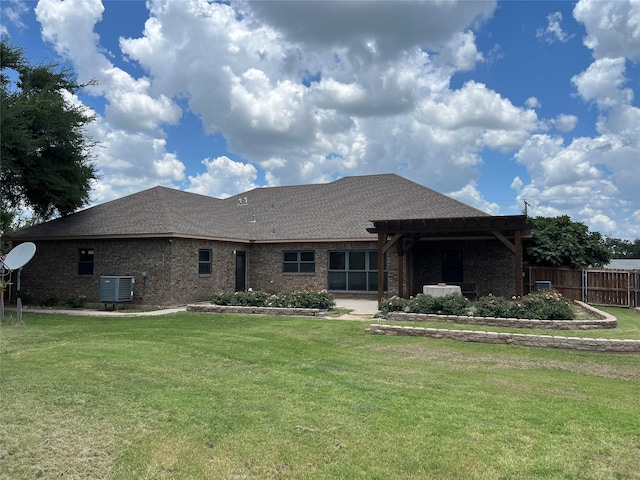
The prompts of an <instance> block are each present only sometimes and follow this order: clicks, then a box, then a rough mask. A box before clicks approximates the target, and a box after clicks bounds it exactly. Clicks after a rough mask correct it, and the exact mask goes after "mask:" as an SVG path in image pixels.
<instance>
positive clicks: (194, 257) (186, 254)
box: [22, 238, 515, 305]
mask: <svg viewBox="0 0 640 480" xmlns="http://www.w3.org/2000/svg"><path fill="white" fill-rule="evenodd" d="M36 246H37V251H36V254H35V256H34V258H33V259H32V261H31V262H30V263H29V264H28V265H27V266H26V267H25V268H24V270H23V274H22V290H23V291H24V292H29V293H30V294H31V295H32V297H33V298H34V300H37V299H39V298H42V297H44V296H45V295H55V296H57V297H58V299H59V300H60V301H62V302H65V301H66V300H67V298H69V297H71V296H80V295H82V296H85V297H86V301H87V302H90V303H93V302H98V295H99V288H100V287H99V282H100V276H102V275H127V276H128V275H131V276H133V277H134V278H135V289H134V291H135V302H136V303H139V304H146V305H176V304H185V303H194V302H199V301H203V300H207V299H208V297H209V295H210V294H211V293H212V292H214V291H219V290H225V291H233V290H235V275H236V271H235V262H236V256H235V254H234V252H235V251H245V252H246V256H247V257H246V258H247V279H246V280H247V282H246V287H247V288H252V289H253V290H264V291H269V292H281V291H288V290H297V289H304V288H308V289H313V290H321V289H325V288H327V268H328V252H329V251H331V250H376V248H377V241H375V240H372V241H368V242H331V243H324V242H311V243H302V242H301V243H290V244H240V243H232V242H215V241H209V240H198V239H180V238H174V239H171V240H169V239H166V238H162V239H121V240H118V239H113V240H86V241H81V240H73V241H47V242H36ZM452 246H453V247H456V248H461V249H462V252H463V268H464V281H465V282H468V283H477V284H478V286H479V293H480V295H486V294H488V293H493V294H495V295H507V296H510V295H511V294H512V293H513V291H514V289H515V286H514V279H513V255H512V254H511V252H510V251H509V250H508V249H507V248H506V247H504V246H503V245H502V244H501V243H500V242H498V241H497V240H496V241H463V242H455V243H453V244H452V242H420V243H419V244H418V245H416V246H415V247H414V249H413V250H412V253H411V256H410V257H409V258H411V259H412V260H410V261H412V262H413V269H412V270H413V282H412V285H411V287H409V286H408V285H407V284H406V283H405V285H404V289H405V293H406V294H409V295H410V294H414V295H415V294H416V293H418V292H421V291H422V285H425V284H430V283H438V282H440V281H441V278H442V277H441V275H442V252H443V250H444V249H445V248H451V247H452ZM202 248H207V249H211V250H212V264H213V271H212V274H211V275H199V274H198V251H199V249H202ZM79 249H93V250H94V252H95V254H94V272H93V275H88V276H83V275H78V263H77V259H78V250H79ZM284 250H293V251H296V250H297V251H301V250H313V251H315V261H316V265H315V267H316V268H315V273H313V274H292V273H283V272H282V252H283V251H284ZM387 270H388V287H389V289H388V292H387V293H386V294H385V295H386V296H391V295H396V294H397V293H398V256H397V254H396V251H395V249H394V248H392V249H390V250H389V251H388V252H387ZM405 271H406V272H409V271H411V269H409V268H406V269H405ZM142 272H146V274H147V276H146V278H145V277H143V275H142ZM376 294H377V292H336V296H348V297H362V298H375V297H376Z"/></svg>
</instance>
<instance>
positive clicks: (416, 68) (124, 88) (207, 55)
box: [0, 0, 640, 240]
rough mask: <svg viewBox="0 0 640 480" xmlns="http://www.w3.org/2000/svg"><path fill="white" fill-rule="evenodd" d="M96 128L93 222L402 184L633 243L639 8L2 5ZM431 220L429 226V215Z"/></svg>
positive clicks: (638, 213)
mask: <svg viewBox="0 0 640 480" xmlns="http://www.w3.org/2000/svg"><path fill="white" fill-rule="evenodd" d="M1 8H2V20H1V22H2V23H1V25H0V28H1V29H2V32H3V34H5V35H8V36H9V39H10V41H12V42H13V43H15V44H18V45H20V46H22V47H23V48H24V49H25V51H26V54H27V56H28V57H29V58H30V59H31V60H32V61H34V62H40V61H54V62H61V63H66V64H67V65H69V66H71V67H73V69H74V70H75V71H76V72H77V73H78V76H79V79H80V81H83V82H84V81H88V80H89V79H96V80H97V81H98V82H99V84H98V86H96V87H92V88H88V89H86V91H84V92H83V93H82V95H81V96H80V97H78V98H70V99H69V101H72V102H79V103H82V104H84V105H86V106H87V107H89V108H91V109H92V110H93V111H94V112H95V113H96V114H97V118H98V120H97V121H96V122H94V124H92V125H91V127H90V129H89V133H90V134H91V135H92V137H93V138H94V139H95V140H97V141H98V142H99V144H100V146H99V147H98V148H96V149H95V151H94V156H95V164H96V167H97V168H98V172H99V175H100V178H99V180H98V181H97V182H96V184H95V185H94V189H93V190H92V202H93V203H94V204H95V203H101V202H104V201H108V200H112V199H114V198H118V197H120V196H123V195H127V194H130V193H133V192H136V191H140V190H143V189H145V188H149V187H152V186H155V185H166V186H172V187H175V188H180V189H183V190H188V191H193V192H197V193H202V194H206V195H212V196H215V197H227V196H230V195H235V194H237V193H240V192H243V191H246V190H249V189H251V188H255V187H263V186H274V185H293V184H306V183H320V182H327V181H331V180H334V179H336V178H340V177H343V176H350V175H364V174H375V173H389V172H393V173H398V174H400V175H403V176H405V177H407V178H410V179H412V180H414V181H416V182H418V183H421V184H423V185H425V186H428V187H430V188H433V189H435V190H438V191H440V192H442V193H445V194H447V195H450V196H452V197H455V198H458V199H459V200H461V201H464V202H466V203H468V204H470V205H473V206H475V207H477V208H480V209H482V210H484V211H486V212H488V213H491V214H503V215H509V214H517V213H520V212H521V211H522V209H523V207H524V202H525V200H526V201H527V203H528V204H529V205H530V207H529V213H530V214H531V215H534V216H536V215H543V216H555V215H570V216H571V217H572V219H574V220H576V221H581V222H585V223H586V224H587V225H588V226H589V227H590V229H591V230H593V231H600V232H602V233H604V234H607V235H612V236H614V237H618V238H626V239H630V240H632V239H634V238H637V237H640V193H639V192H640V188H639V187H640V102H639V100H638V95H639V94H640V66H639V64H638V62H639V61H640V1H638V0H630V1H622V0H615V1H611V2H608V1H604V0H598V1H592V0H580V1H578V2H552V1H540V2H515V1H511V2H483V1H474V2H469V1H462V2H457V1H454V0H452V1H445V2H435V1H426V2H419V1H394V2H391V1H365V0H361V1H350V2H342V1H323V2H314V1H306V2H302V1H278V0H272V1H239V2H235V1H231V2H224V3H215V2H207V1H204V0H175V1H165V0H162V1H161V0H150V1H148V2H141V1H102V2H101V1H99V0H86V1H80V0H64V1H62V0H40V1H39V2H35V1H29V2H25V1H20V0H14V1H11V0H3V2H2V5H1ZM416 216H419V212H416Z"/></svg>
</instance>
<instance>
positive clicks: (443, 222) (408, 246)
mask: <svg viewBox="0 0 640 480" xmlns="http://www.w3.org/2000/svg"><path fill="white" fill-rule="evenodd" d="M372 223H373V227H369V228H367V231H368V232H369V233H373V234H377V235H378V265H384V258H385V254H386V253H387V252H388V251H389V250H390V249H391V248H393V247H395V248H396V252H397V255H398V289H397V291H398V295H399V296H400V297H405V296H406V295H405V288H404V285H405V283H407V284H410V283H411V280H412V278H413V272H412V263H411V262H407V261H406V258H407V256H410V254H411V252H412V250H413V249H414V248H416V246H417V245H418V244H419V242H434V241H445V242H460V241H487V240H492V241H497V242H499V243H501V244H502V245H503V246H504V247H505V248H506V249H508V250H509V252H511V254H512V255H513V265H514V267H513V281H514V285H515V294H516V295H522V294H523V278H522V277H523V275H522V273H523V268H522V241H523V240H525V239H528V238H531V229H532V228H533V224H532V223H530V222H529V221H528V218H527V216H526V215H505V216H491V215H483V216H476V217H448V218H417V219H397V220H372ZM383 294H384V269H382V268H379V269H378V301H380V300H382V298H383Z"/></svg>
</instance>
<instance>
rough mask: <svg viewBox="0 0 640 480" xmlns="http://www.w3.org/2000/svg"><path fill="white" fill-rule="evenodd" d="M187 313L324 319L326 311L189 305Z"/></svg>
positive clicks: (317, 309) (316, 309)
mask: <svg viewBox="0 0 640 480" xmlns="http://www.w3.org/2000/svg"><path fill="white" fill-rule="evenodd" d="M187 312H204V313H241V314H259V315H289V316H292V315H293V316H301V317H323V316H325V315H326V313H327V311H326V310H320V309H319V308H286V307H241V306H238V305H202V304H200V305H187Z"/></svg>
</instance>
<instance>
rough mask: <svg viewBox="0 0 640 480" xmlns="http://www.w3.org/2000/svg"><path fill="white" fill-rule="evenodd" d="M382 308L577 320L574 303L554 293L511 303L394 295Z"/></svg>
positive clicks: (493, 299) (387, 310) (500, 299)
mask: <svg viewBox="0 0 640 480" xmlns="http://www.w3.org/2000/svg"><path fill="white" fill-rule="evenodd" d="M378 308H379V309H380V311H381V312H382V313H383V314H384V315H388V314H390V313H392V312H403V313H416V314H432V315H455V316H473V317H492V318H519V319H524V318H527V319H536V320H572V319H574V318H575V314H574V312H573V309H572V308H571V302H570V301H569V300H567V299H566V298H564V297H563V296H562V295H561V294H560V293H558V292H554V291H544V292H535V293H530V294H529V295H526V296H524V297H515V296H514V297H512V298H511V300H507V299H505V298H503V297H495V296H493V295H488V296H486V297H481V298H479V299H478V301H477V302H475V303H471V302H469V301H468V300H467V299H465V298H464V297H462V296H461V295H455V294H454V295H447V296H444V297H432V296H430V295H423V294H419V295H417V296H416V297H412V298H410V299H408V300H407V299H404V298H399V297H395V296H394V297H391V298H390V299H388V300H383V301H381V302H380V304H379V305H378Z"/></svg>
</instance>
